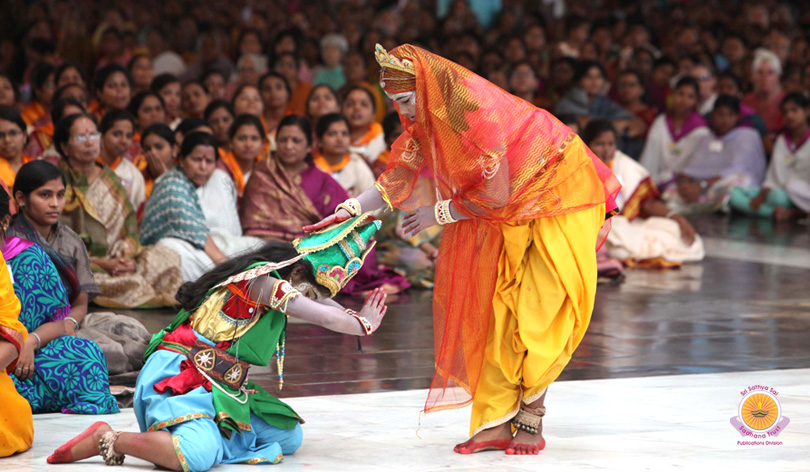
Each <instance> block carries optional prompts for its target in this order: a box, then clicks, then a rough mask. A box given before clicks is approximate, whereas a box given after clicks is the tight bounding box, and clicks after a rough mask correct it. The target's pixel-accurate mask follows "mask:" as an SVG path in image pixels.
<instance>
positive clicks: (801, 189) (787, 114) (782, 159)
mask: <svg viewBox="0 0 810 472" xmlns="http://www.w3.org/2000/svg"><path fill="white" fill-rule="evenodd" d="M782 116H783V117H784V120H785V130H784V131H783V132H782V133H780V134H779V136H778V137H777V138H776V143H775V145H774V148H773V155H772V156H771V163H770V166H769V167H768V173H767V174H766V176H765V182H763V184H762V187H748V188H746V187H735V188H734V189H732V191H731V198H730V200H729V203H730V204H731V208H733V209H734V210H736V211H739V212H742V213H744V214H747V215H754V216H758V217H760V218H774V219H775V220H776V221H779V222H782V221H787V220H790V219H793V218H799V217H802V216H805V215H807V213H809V212H810V124H808V118H810V100H808V98H807V97H806V96H805V95H804V94H803V93H798V92H794V93H790V94H788V95H786V96H785V98H784V99H783V100H782Z"/></svg>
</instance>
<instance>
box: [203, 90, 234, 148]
mask: <svg viewBox="0 0 810 472" xmlns="http://www.w3.org/2000/svg"><path fill="white" fill-rule="evenodd" d="M233 118H234V115H233V108H232V107H231V104H230V103H228V102H226V101H225V100H214V101H212V102H211V103H209V104H208V106H207V107H205V121H206V122H208V126H210V127H211V130H213V131H214V137H215V138H217V145H218V146H219V154H220V156H223V155H224V154H225V153H226V152H229V151H230V150H231V136H230V133H231V125H232V124H233Z"/></svg>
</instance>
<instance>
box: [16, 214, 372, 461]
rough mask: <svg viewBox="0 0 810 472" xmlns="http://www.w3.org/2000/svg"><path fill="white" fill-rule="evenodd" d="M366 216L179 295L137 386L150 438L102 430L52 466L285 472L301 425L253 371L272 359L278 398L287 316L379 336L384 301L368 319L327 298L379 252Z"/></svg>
mask: <svg viewBox="0 0 810 472" xmlns="http://www.w3.org/2000/svg"><path fill="white" fill-rule="evenodd" d="M368 216H369V214H366V215H363V216H361V217H359V218H353V219H352V220H350V221H346V222H343V223H342V224H340V225H337V226H336V227H334V228H330V229H328V230H326V231H322V232H320V233H318V234H314V235H311V236H307V237H306V238H303V239H301V240H296V241H294V242H293V243H292V244H290V243H281V242H270V243H267V244H266V245H265V246H263V247H262V248H261V249H258V250H256V251H254V252H252V253H248V254H245V255H243V256H240V257H237V258H234V259H231V260H229V261H227V262H224V263H222V264H220V265H218V266H217V267H215V268H213V269H212V270H211V271H209V272H208V273H206V274H204V275H203V276H202V277H200V278H199V279H198V280H197V281H196V282H189V283H187V284H185V285H184V286H183V287H181V289H180V291H179V292H178V294H177V299H178V301H179V302H180V303H181V305H182V306H183V309H182V310H181V311H180V313H179V314H178V315H177V317H176V318H175V319H174V322H172V324H171V325H169V326H168V327H167V328H165V329H163V330H162V331H160V332H159V333H158V334H156V335H155V336H153V337H152V342H151V344H150V345H149V347H148V348H147V350H146V354H145V355H144V357H145V358H146V364H145V365H144V367H143V370H141V373H140V375H139V376H138V381H137V384H136V387H135V399H134V402H135V403H134V409H135V415H136V416H137V418H138V425H139V426H140V429H141V432H140V433H122V432H118V431H113V430H112V429H111V428H110V426H109V425H108V424H107V423H104V422H98V423H95V424H93V425H92V426H90V428H88V429H87V430H86V431H84V432H83V433H82V434H80V435H79V436H77V437H76V438H74V439H73V440H71V441H70V442H68V443H66V444H64V445H63V446H61V447H60V448H59V449H57V450H56V451H55V452H54V453H53V455H51V456H50V457H49V458H48V462H49V463H62V462H74V461H78V460H81V459H86V458H89V457H92V456H96V455H101V457H102V458H104V461H105V462H106V463H107V465H119V464H121V463H123V461H124V455H125V454H128V455H132V456H135V457H138V458H140V459H143V460H146V461H149V462H152V463H153V464H155V465H157V466H160V467H163V468H166V469H170V470H176V471H179V470H182V471H184V472H185V471H205V470H208V469H210V468H211V467H212V466H214V465H215V464H219V463H223V464H236V463H248V464H261V463H277V462H279V461H280V460H281V459H282V457H283V454H292V453H294V452H295V451H296V450H297V449H298V448H299V447H300V446H301V438H302V432H301V426H300V424H299V423H303V422H304V421H303V420H302V419H301V417H300V416H299V415H298V414H297V413H296V412H295V411H293V409H292V408H290V407H289V406H288V405H286V404H285V403H283V402H282V401H281V400H279V399H277V398H276V397H274V396H273V395H271V394H269V393H268V392H267V391H266V390H264V389H263V388H262V387H260V386H259V385H257V384H256V383H254V382H251V381H248V380H247V376H248V369H249V368H250V364H253V365H267V364H268V363H269V362H270V360H271V358H272V357H273V355H274V354H275V356H276V362H277V366H278V373H279V388H281V386H282V384H283V366H284V351H285V344H286V343H285V341H286V334H285V333H286V327H287V317H288V316H295V317H298V318H301V319H303V320H305V321H308V322H310V323H314V324H318V325H321V326H323V327H325V328H328V329H330V330H332V331H337V332H339V333H346V334H354V335H358V336H363V335H365V336H370V335H371V334H372V333H373V332H374V331H375V330H376V329H377V328H378V327H379V326H380V323H381V322H382V318H383V316H384V315H385V312H386V310H387V307H386V306H385V297H386V295H385V293H383V292H382V290H380V289H377V290H374V291H372V293H371V295H369V297H368V298H367V299H366V302H365V304H364V305H363V308H362V309H361V310H360V312H354V311H351V310H345V309H344V308H343V307H341V306H340V305H338V304H337V303H335V302H333V301H331V300H330V299H328V298H324V297H325V296H328V297H332V296H334V295H335V294H337V292H338V291H339V290H340V289H341V288H343V286H345V284H346V283H347V282H348V281H349V280H350V279H351V278H352V277H353V276H354V275H355V274H356V273H357V271H358V270H359V269H360V267H361V266H362V264H363V261H364V260H365V258H366V256H367V255H368V253H369V251H371V249H372V248H373V247H374V243H369V240H370V238H371V236H372V235H373V234H374V232H376V231H377V230H378V229H379V222H376V221H375V222H372V223H368V224H363V223H365V221H366V220H367V218H368ZM0 269H4V267H0ZM301 295H304V296H303V297H302V296H301ZM310 298H312V299H310Z"/></svg>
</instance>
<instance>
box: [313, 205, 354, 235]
mask: <svg viewBox="0 0 810 472" xmlns="http://www.w3.org/2000/svg"><path fill="white" fill-rule="evenodd" d="M351 217H352V215H350V214H349V212H348V211H346V210H344V209H342V208H341V209H340V210H338V211H337V212H336V213H334V214H332V215H329V216H327V217H326V218H324V219H322V220H321V221H319V222H317V223H315V224H314V225H307V226H304V232H305V233H314V232H315V231H318V230H321V229H323V228H327V227H329V226H332V225H334V224H338V223H343V222H344V221H346V220H348V219H349V218H351Z"/></svg>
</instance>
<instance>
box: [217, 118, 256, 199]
mask: <svg viewBox="0 0 810 472" xmlns="http://www.w3.org/2000/svg"><path fill="white" fill-rule="evenodd" d="M228 137H229V139H230V143H231V145H230V149H231V150H230V151H226V152H222V153H220V159H219V161H218V162H217V168H218V169H221V170H222V171H224V172H225V173H226V174H228V176H229V177H230V178H231V179H232V180H233V183H234V185H235V186H236V194H237V195H238V196H239V197H241V196H242V194H243V193H244V192H245V184H247V182H248V180H249V179H250V174H251V173H252V172H253V168H254V166H255V165H256V163H257V162H258V161H260V160H262V159H263V158H264V157H265V156H264V155H263V154H262V150H263V149H264V146H265V139H266V138H267V134H266V133H265V130H264V127H263V126H262V122H261V120H260V119H258V118H256V117H255V116H253V115H247V114H245V115H239V116H237V117H236V119H235V120H234V121H233V123H232V124H231V128H230V130H229V131H228Z"/></svg>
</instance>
